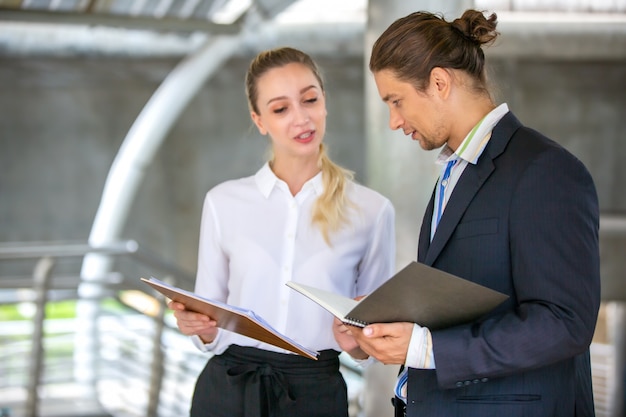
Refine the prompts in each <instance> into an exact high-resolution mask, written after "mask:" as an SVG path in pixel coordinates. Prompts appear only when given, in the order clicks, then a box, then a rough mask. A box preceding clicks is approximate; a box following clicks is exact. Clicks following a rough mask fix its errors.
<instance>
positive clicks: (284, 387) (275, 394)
mask: <svg viewBox="0 0 626 417" xmlns="http://www.w3.org/2000/svg"><path fill="white" fill-rule="evenodd" d="M246 92H247V96H248V103H249V107H250V114H251V117H252V121H253V122H254V124H255V125H256V127H257V129H258V130H259V132H260V133H261V134H262V135H267V136H269V138H270V140H271V149H272V156H271V158H270V160H269V161H268V162H267V163H266V164H265V165H264V166H263V167H262V168H261V169H260V170H259V171H258V172H257V173H256V174H255V175H254V176H250V177H247V178H241V179H237V180H232V181H226V182H225V183H222V184H220V185H218V186H216V187H215V188H213V189H212V190H210V191H209V192H208V193H207V196H206V199H205V203H204V208H203V214H202V225H201V232H200V244H199V255H198V271H197V278H196V287H195V291H196V292H197V293H198V294H200V295H202V296H205V297H208V298H211V299H215V300H221V301H224V302H227V303H229V304H232V305H236V306H239V307H242V308H247V309H250V310H253V311H254V312H255V313H256V314H258V315H259V316H261V317H263V318H264V319H265V320H266V321H267V322H268V323H269V324H270V325H271V326H272V327H274V328H275V329H276V330H278V331H279V332H281V333H283V334H285V335H287V336H289V337H290V338H292V339H294V340H295V341H297V342H299V343H300V344H302V345H304V346H306V347H308V348H311V349H314V350H317V351H319V352H320V357H319V360H317V361H314V360H311V359H308V358H305V357H301V356H298V355H295V354H292V353H291V352H287V351H284V350H282V349H280V348H277V347H274V346H271V345H267V344H264V343H262V342H259V341H257V340H254V339H250V338H247V337H244V336H241V335H238V334H235V333H232V332H228V331H224V330H220V329H218V328H217V327H216V323H215V321H213V320H212V319H211V318H210V317H207V316H203V315H200V314H196V313H193V312H189V311H185V310H184V307H183V306H182V305H181V304H178V303H171V304H170V307H171V308H172V309H174V310H175V313H174V315H175V317H176V319H177V322H178V327H179V328H180V330H181V332H182V333H184V334H187V335H193V336H194V337H193V339H194V341H195V343H196V344H197V346H198V347H199V348H200V349H202V350H205V351H210V352H212V353H213V354H214V356H213V357H212V358H211V359H210V360H209V361H208V363H207V366H206V367H205V369H204V370H203V372H202V373H201V374H200V376H199V378H198V381H197V383H196V387H195V391H194V396H193V401H192V406H191V416H193V417H199V416H203V417H207V416H211V417H213V416H227V417H236V416H252V415H254V416H266V415H272V416H305V417H306V416H311V417H313V416H332V417H338V416H347V415H348V404H347V393H346V384H345V381H344V380H343V378H342V376H341V373H340V372H339V359H338V355H339V353H340V350H341V349H342V348H343V349H345V350H348V351H349V352H348V353H350V354H351V355H353V356H354V357H357V358H358V357H361V358H362V357H363V352H362V351H360V348H358V346H357V345H356V343H355V342H354V340H353V339H352V337H350V336H347V335H345V334H341V333H340V332H339V331H336V335H335V334H334V332H333V330H334V329H336V327H338V326H333V317H332V316H331V315H330V314H329V313H327V312H326V311H325V310H324V309H322V308H320V307H319V306H317V305H316V304H315V303H312V302H309V301H308V300H306V298H304V297H303V296H301V295H300V294H298V293H296V292H295V291H293V290H291V289H290V288H289V287H287V286H286V285H285V283H286V282H287V281H290V280H292V281H296V282H301V283H304V284H310V285H314V286H316V287H319V288H323V289H326V290H329V291H333V292H336V293H338V294H343V295H346V296H350V297H356V296H358V295H361V294H367V293H369V292H371V291H372V290H373V289H375V288H376V287H378V286H379V285H380V284H381V283H382V281H383V280H385V279H387V278H389V277H390V276H391V275H392V272H393V269H394V261H395V259H394V258H395V233H394V209H393V206H392V205H391V203H390V202H389V200H387V199H386V198H384V197H383V196H381V195H380V194H378V193H376V192H375V191H372V190H370V189H368V188H365V187H363V186H361V185H358V184H356V183H355V182H353V181H352V175H351V173H350V172H349V171H347V170H345V169H343V168H341V167H339V166H338V165H336V164H335V163H333V162H332V161H331V160H330V159H329V157H328V155H327V153H326V150H325V146H324V144H323V139H324V133H325V127H326V114H327V112H326V102H325V100H326V97H325V91H324V84H323V81H322V77H321V76H320V73H319V71H318V68H317V66H316V64H315V63H314V62H313V60H312V59H311V58H310V57H309V56H308V55H307V54H305V53H303V52H301V51H299V50H296V49H293V48H279V49H274V50H269V51H264V52H262V53H260V54H259V55H258V56H257V57H256V58H255V59H254V60H253V61H252V62H251V64H250V67H249V69H248V73H247V75H246Z"/></svg>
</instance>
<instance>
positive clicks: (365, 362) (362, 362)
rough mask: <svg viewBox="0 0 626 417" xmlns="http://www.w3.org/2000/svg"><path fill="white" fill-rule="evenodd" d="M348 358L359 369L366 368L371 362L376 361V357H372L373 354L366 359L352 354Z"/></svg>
mask: <svg viewBox="0 0 626 417" xmlns="http://www.w3.org/2000/svg"><path fill="white" fill-rule="evenodd" d="M350 359H352V360H353V361H354V363H355V364H356V366H357V367H359V368H361V369H366V368H368V367H369V366H370V365H372V364H373V363H376V362H378V361H377V360H376V358H374V357H373V356H370V357H368V358H367V359H355V358H353V357H352V356H350Z"/></svg>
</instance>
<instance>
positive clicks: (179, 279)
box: [0, 240, 362, 417]
mask: <svg viewBox="0 0 626 417" xmlns="http://www.w3.org/2000/svg"><path fill="white" fill-rule="evenodd" d="M88 253H99V254H103V255H111V256H114V257H116V258H119V257H121V256H127V257H130V258H131V259H132V260H134V261H137V262H138V264H139V265H140V266H142V267H143V268H145V269H150V270H151V271H158V272H160V273H162V275H163V276H166V277H168V278H167V279H168V280H170V281H173V282H176V284H177V285H178V286H181V287H187V288H191V287H192V286H193V281H194V277H193V276H192V275H191V274H190V273H188V272H186V271H184V270H183V269H182V268H180V267H178V266H176V265H173V264H172V263H169V262H166V261H163V260H162V259H161V258H160V257H158V256H156V255H154V254H153V253H151V252H149V251H147V250H144V249H142V248H141V247H140V245H139V244H138V243H137V242H136V241H134V240H127V241H120V242H116V243H113V244H110V245H106V246H101V247H94V246H90V245H88V244H84V243H76V242H50V243H45V242H34V243H11V244H1V243H0V262H1V261H16V260H29V261H32V263H33V264H34V267H32V274H30V275H25V276H18V277H15V276H11V277H8V276H5V277H2V276H0V294H2V293H4V295H3V296H0V305H8V304H17V303H22V302H26V303H30V304H31V305H32V306H34V310H35V313H34V314H33V315H32V317H31V318H30V320H29V322H28V323H26V324H25V323H24V322H23V321H22V322H3V323H2V326H0V375H3V377H2V378H0V410H2V409H4V410H5V411H6V412H8V410H9V408H11V409H12V412H11V414H9V416H10V417H37V416H41V415H46V416H50V415H55V416H59V417H61V416H63V417H69V416H70V413H71V415H74V416H79V415H89V416H90V417H91V416H94V415H95V414H94V413H96V414H97V415H98V416H105V415H106V416H116V417H159V416H161V417H171V416H173V415H186V414H188V409H187V408H186V407H188V406H189V404H190V400H191V395H192V393H193V386H194V384H195V380H196V378H197V376H198V374H199V372H200V371H201V370H202V368H203V367H204V363H205V362H206V361H207V360H208V356H207V354H204V353H201V352H200V351H198V350H197V349H195V348H194V347H193V345H192V344H191V343H190V342H189V340H188V338H187V337H186V336H183V335H182V334H180V332H178V329H177V327H176V325H175V321H174V319H173V317H172V316H171V315H168V314H166V310H167V309H166V307H165V304H164V299H163V298H162V297H160V295H157V294H155V295H157V297H156V298H153V297H152V295H153V294H154V293H153V292H152V290H151V289H149V288H147V286H145V287H146V288H144V285H143V284H142V283H141V282H140V281H139V279H138V277H136V279H125V278H124V274H122V273H111V274H108V275H107V276H106V277H103V278H102V280H101V282H99V285H102V286H103V288H105V289H106V291H103V292H102V297H101V298H100V299H98V300H93V301H96V302H104V301H105V300H107V299H112V300H115V301H116V302H117V303H119V307H117V308H104V309H103V313H102V314H101V315H99V316H98V319H97V321H98V323H97V329H98V332H97V334H98V336H97V337H98V340H97V342H96V343H93V345H94V346H95V347H96V348H97V349H98V361H97V368H98V369H97V380H96V384H97V387H96V389H95V391H96V398H91V397H90V394H89V392H90V391H89V390H85V388H86V387H83V386H81V385H80V383H77V382H76V380H75V378H74V377H73V375H74V374H75V373H76V372H78V373H80V369H76V368H77V367H79V365H77V363H76V362H75V361H74V358H73V355H74V354H75V349H73V347H72V346H75V343H77V342H76V340H75V335H76V331H77V328H76V327H77V321H75V320H73V319H59V320H51V319H49V318H47V317H46V306H49V305H50V304H52V302H53V301H62V300H71V301H80V297H79V291H78V287H79V285H80V283H81V279H80V277H79V276H78V275H79V274H77V275H72V274H70V275H62V274H54V273H53V271H54V268H55V264H56V263H58V262H59V260H60V259H66V258H77V260H80V258H81V257H83V256H85V255H86V254H88ZM129 294H130V295H131V296H134V297H135V299H139V300H140V302H139V303H129V302H127V301H126V300H128V295H129ZM51 295H52V296H51ZM120 295H121V296H120ZM142 300H143V301H142ZM142 302H143V303H144V306H149V307H150V308H146V309H143V308H141V303H142ZM145 303H147V304H145ZM129 306H130V307H129ZM131 307H132V308H131ZM79 343H80V342H79ZM343 356H344V355H342V357H341V358H342V372H343V373H344V376H346V379H347V382H348V388H349V391H352V392H353V395H352V398H351V413H352V414H353V415H357V414H358V413H359V412H360V411H361V406H360V404H359V401H358V392H357V394H356V395H355V394H354V391H355V389H354V387H355V386H356V387H357V388H356V390H357V391H359V390H360V388H358V387H359V386H360V385H361V383H360V381H361V379H362V376H361V372H360V370H359V369H358V368H356V367H355V366H354V364H353V363H352V362H351V361H350V360H349V359H347V358H346V357H343ZM351 388H352V389H351ZM55 390H57V391H61V392H62V393H63V395H67V394H68V392H69V393H72V394H73V395H74V397H73V398H72V399H71V400H73V402H72V401H67V400H66V401H65V402H64V400H63V398H65V397H63V396H61V397H62V398H61V399H60V400H59V401H58V403H60V404H57V405H54V404H52V402H51V401H49V400H50V399H51V398H53V397H54V393H53V391H55ZM43 397H45V398H43ZM9 400H10V401H9ZM44 400H45V401H44ZM81 401H82V402H83V403H90V404H91V405H87V406H85V409H84V413H83V414H80V411H78V410H72V409H75V408H76V405H75V404H76V403H77V402H81ZM42 403H45V405H46V410H43V408H44V407H43V406H42ZM55 407H58V408H59V410H58V411H55V410H54V409H55ZM44 411H45V413H44ZM2 412H4V411H0V416H2V417H4V415H3V414H2ZM55 412H56V413H57V414H55Z"/></svg>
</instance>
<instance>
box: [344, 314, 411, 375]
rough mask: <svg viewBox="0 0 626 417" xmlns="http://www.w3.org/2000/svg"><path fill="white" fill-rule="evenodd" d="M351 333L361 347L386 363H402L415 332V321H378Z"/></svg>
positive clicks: (354, 328)
mask: <svg viewBox="0 0 626 417" xmlns="http://www.w3.org/2000/svg"><path fill="white" fill-rule="evenodd" d="M349 333H350V334H351V335H352V336H353V337H354V339H355V340H356V341H357V342H358V344H359V346H360V347H361V349H362V350H363V351H364V352H365V353H367V354H368V355H371V356H373V357H375V358H376V359H378V360H379V361H380V362H382V363H384V364H385V365H402V364H404V363H405V361H406V352H407V350H408V348H409V342H410V341H411V334H412V333H413V323H376V324H370V325H368V326H366V327H364V328H363V329H359V328H358V327H351V328H350V331H349Z"/></svg>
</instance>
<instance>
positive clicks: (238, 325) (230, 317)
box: [141, 278, 318, 359]
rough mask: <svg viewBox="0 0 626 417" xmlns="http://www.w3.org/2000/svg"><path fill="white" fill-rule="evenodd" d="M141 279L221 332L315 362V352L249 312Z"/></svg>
mask: <svg viewBox="0 0 626 417" xmlns="http://www.w3.org/2000/svg"><path fill="white" fill-rule="evenodd" d="M141 280H142V281H143V282H145V283H146V284H148V285H150V286H151V287H152V288H154V289H155V290H157V291H158V292H160V293H161V294H163V295H165V296H166V297H167V298H169V299H170V300H174V301H177V302H179V303H182V304H184V305H185V308H187V309H188V310H191V311H195V312H197V313H202V314H205V315H207V316H209V317H211V318H212V319H214V320H215V321H217V327H219V328H221V329H225V330H230V331H231V332H235V333H239V334H241V335H244V336H248V337H251V338H253V339H256V340H260V341H261V342H265V343H269V344H270V345H274V346H278V347H280V348H283V349H287V350H289V351H291V352H294V353H298V354H300V355H302V356H306V357H308V358H311V359H317V355H318V352H316V351H313V350H311V349H307V348H305V347H304V346H302V345H300V344H298V343H297V342H295V341H294V340H292V339H290V338H289V337H287V336H285V335H283V334H281V333H279V332H278V331H277V330H276V329H274V328H273V327H272V326H270V325H269V323H267V322H266V321H265V320H264V319H263V318H262V317H260V316H258V315H257V314H255V313H254V311H252V310H246V309H243V308H240V307H235V306H232V305H229V304H225V303H222V302H219V301H215V300H211V299H208V298H204V297H201V296H199V295H198V294H194V293H192V292H189V291H185V290H183V289H181V288H177V287H174V286H172V285H170V284H168V283H166V282H163V281H160V280H158V279H156V278H150V279H146V278H141Z"/></svg>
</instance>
